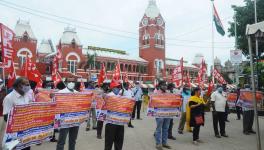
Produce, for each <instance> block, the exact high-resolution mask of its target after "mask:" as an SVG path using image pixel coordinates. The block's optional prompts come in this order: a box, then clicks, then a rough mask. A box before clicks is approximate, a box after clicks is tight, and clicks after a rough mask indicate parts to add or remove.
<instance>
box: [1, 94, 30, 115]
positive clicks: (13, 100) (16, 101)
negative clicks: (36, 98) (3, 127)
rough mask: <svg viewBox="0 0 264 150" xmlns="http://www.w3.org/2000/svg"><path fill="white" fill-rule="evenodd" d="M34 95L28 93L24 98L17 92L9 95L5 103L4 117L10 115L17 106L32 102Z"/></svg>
mask: <svg viewBox="0 0 264 150" xmlns="http://www.w3.org/2000/svg"><path fill="white" fill-rule="evenodd" d="M32 101H33V99H32V95H31V94H28V93H26V94H25V95H24V96H22V95H20V94H19V93H18V92H17V91H16V90H13V91H12V92H11V93H9V94H8V95H7V96H6V97H5V98H4V101H3V115H6V114H9V112H10V111H11V109H12V108H13V107H14V106H15V105H25V104H29V103H30V102H32Z"/></svg>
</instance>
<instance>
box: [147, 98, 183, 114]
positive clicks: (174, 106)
mask: <svg viewBox="0 0 264 150" xmlns="http://www.w3.org/2000/svg"><path fill="white" fill-rule="evenodd" d="M181 105H182V98H181V95H176V94H171V93H166V94H152V95H150V102H149V106H148V110H147V116H150V117H158V118H172V117H177V116H179V115H180V107H181Z"/></svg>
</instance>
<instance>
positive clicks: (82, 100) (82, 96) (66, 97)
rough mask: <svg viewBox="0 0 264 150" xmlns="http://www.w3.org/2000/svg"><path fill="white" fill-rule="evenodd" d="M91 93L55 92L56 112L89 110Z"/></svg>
mask: <svg viewBox="0 0 264 150" xmlns="http://www.w3.org/2000/svg"><path fill="white" fill-rule="evenodd" d="M92 99H93V93H91V92H90V93H88V92H86V93H55V101H56V104H57V107H56V114H62V113H72V112H82V111H87V110H90V108H91V103H92Z"/></svg>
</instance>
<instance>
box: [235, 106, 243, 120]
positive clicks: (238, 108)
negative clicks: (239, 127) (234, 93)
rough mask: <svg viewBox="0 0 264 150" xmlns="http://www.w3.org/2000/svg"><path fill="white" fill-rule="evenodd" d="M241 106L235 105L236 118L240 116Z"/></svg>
mask: <svg viewBox="0 0 264 150" xmlns="http://www.w3.org/2000/svg"><path fill="white" fill-rule="evenodd" d="M241 111H242V110H241V107H238V106H236V114H237V119H240V118H241Z"/></svg>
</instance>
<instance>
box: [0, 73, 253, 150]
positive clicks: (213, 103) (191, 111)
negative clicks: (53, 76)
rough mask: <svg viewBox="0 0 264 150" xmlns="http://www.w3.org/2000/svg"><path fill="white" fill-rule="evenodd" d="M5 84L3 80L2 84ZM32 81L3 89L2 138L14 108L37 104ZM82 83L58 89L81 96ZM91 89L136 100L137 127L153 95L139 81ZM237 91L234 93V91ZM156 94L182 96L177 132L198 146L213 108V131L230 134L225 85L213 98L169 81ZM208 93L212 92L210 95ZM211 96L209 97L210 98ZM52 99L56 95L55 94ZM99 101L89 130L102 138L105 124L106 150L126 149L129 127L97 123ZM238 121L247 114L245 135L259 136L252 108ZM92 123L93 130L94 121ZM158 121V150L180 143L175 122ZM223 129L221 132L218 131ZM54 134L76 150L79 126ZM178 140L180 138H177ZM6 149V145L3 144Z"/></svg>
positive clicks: (239, 107)
mask: <svg viewBox="0 0 264 150" xmlns="http://www.w3.org/2000/svg"><path fill="white" fill-rule="evenodd" d="M1 82H2V81H1ZM30 83H31V82H29V81H28V79H26V78H24V77H20V78H18V79H16V81H15V82H14V84H13V88H12V89H11V90H8V91H9V93H6V91H7V90H1V94H0V98H2V99H3V113H2V114H3V120H4V121H3V123H2V122H1V136H0V138H1V139H2V136H3V133H4V125H3V124H4V122H6V121H7V119H8V114H9V112H10V110H11V109H12V107H14V106H15V105H23V104H29V103H31V102H32V101H33V97H34V96H33V95H34V90H35V85H36V84H34V83H33V84H30ZM80 86H81V85H80V83H78V82H68V81H67V80H66V81H65V82H60V83H58V84H57V86H56V87H55V89H57V91H56V92H57V93H77V92H80ZM85 88H86V89H87V90H97V91H100V92H99V93H100V94H101V96H102V97H103V98H104V97H107V96H115V95H121V96H124V97H128V98H132V99H134V100H135V105H134V109H133V112H132V114H131V119H130V122H129V123H128V127H131V128H134V126H133V125H132V122H133V120H134V119H137V120H139V121H140V120H142V114H141V107H143V111H145V109H146V108H145V107H146V106H144V105H146V104H147V103H148V102H149V95H150V94H151V93H148V92H145V90H143V89H142V88H141V87H140V83H139V82H135V86H134V87H133V86H132V85H131V84H130V83H121V82H117V83H115V84H111V85H110V84H108V83H104V84H102V86H101V87H99V86H97V85H96V84H95V83H94V82H88V83H86V85H85ZM245 89H246V90H250V87H249V86H248V85H246V86H245ZM239 91H240V89H238V90H237V92H236V93H237V95H238V98H237V103H238V102H239V94H240V92H239ZM233 92H234V91H233ZM153 93H159V94H161V95H162V94H165V93H172V94H178V95H181V97H182V106H181V108H180V111H181V115H180V119H179V122H178V125H177V131H178V133H179V134H183V133H184V129H185V130H186V131H187V132H192V134H193V137H192V141H193V144H194V145H198V144H199V143H203V141H202V140H201V139H200V138H199V135H200V127H201V126H203V125H204V124H205V123H206V122H205V117H204V115H205V111H206V110H207V109H205V108H208V107H211V110H212V117H213V123H212V125H213V129H214V134H215V137H216V138H221V137H225V138H227V137H228V135H227V133H226V130H225V127H226V125H225V124H226V122H227V121H228V119H227V118H228V117H227V116H228V113H229V109H228V103H227V98H226V95H227V88H226V86H225V85H218V86H217V87H215V88H214V90H213V92H212V94H210V95H209V98H208V97H207V98H204V96H205V95H206V94H205V93H206V90H205V89H202V88H199V87H196V88H191V87H189V86H188V85H183V87H182V88H180V89H179V88H176V87H175V86H174V84H172V83H167V82H166V81H160V82H159V83H158V85H157V87H156V89H155V90H154V91H153ZM207 94H208V93H207ZM207 96H208V95H207ZM51 97H52V95H51ZM95 106H96V101H93V102H92V106H91V111H90V115H89V116H90V117H89V118H88V121H87V125H86V131H89V130H91V129H93V130H97V135H96V137H97V138H98V139H102V130H103V126H104V124H105V146H104V147H105V148H104V149H105V150H111V149H112V147H113V145H114V149H115V150H122V149H123V142H124V134H125V128H124V125H116V124H111V123H107V122H104V121H103V120H97V117H96V110H95V108H96V107H95ZM236 111H237V119H238V120H240V118H241V117H240V114H241V113H242V112H243V133H244V134H245V135H248V134H255V131H254V130H253V128H252V125H253V119H254V111H253V109H252V108H246V107H243V104H242V105H237V106H236ZM90 120H92V128H91V122H90ZM155 120H156V130H155V132H154V137H155V143H156V149H158V150H162V149H163V148H166V149H171V148H172V147H171V146H170V145H168V142H167V141H168V139H171V140H176V137H175V136H173V132H172V131H173V130H176V129H173V127H174V128H175V126H176V125H175V124H174V123H175V122H176V121H174V120H173V119H172V118H158V117H157V118H155ZM218 126H219V127H220V132H219V130H218ZM56 132H58V133H59V134H58V139H56V136H55V133H56ZM56 132H54V135H53V137H52V138H51V142H57V146H56V150H63V149H64V147H65V141H66V138H67V136H68V139H69V140H68V141H69V144H68V149H69V150H75V145H76V141H77V137H78V132H79V126H75V127H70V128H64V129H60V130H59V131H56ZM177 138H178V137H177ZM2 146H4V143H3V145H2ZM24 150H30V147H27V148H25V149H24Z"/></svg>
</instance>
